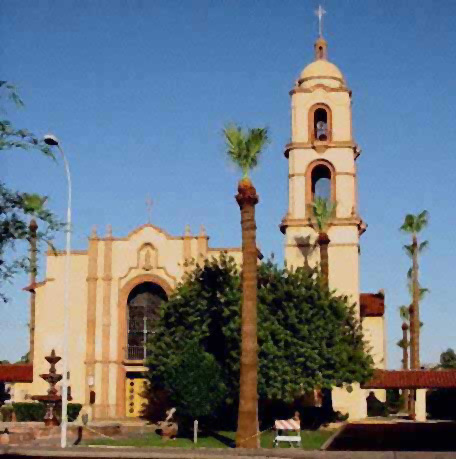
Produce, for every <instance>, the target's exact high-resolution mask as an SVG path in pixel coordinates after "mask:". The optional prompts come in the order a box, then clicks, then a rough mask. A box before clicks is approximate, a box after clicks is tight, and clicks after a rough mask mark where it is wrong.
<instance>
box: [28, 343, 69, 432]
mask: <svg viewBox="0 0 456 459" xmlns="http://www.w3.org/2000/svg"><path fill="white" fill-rule="evenodd" d="M45 359H46V360H47V361H48V362H49V364H50V365H51V368H50V369H49V373H46V374H42V375H40V377H41V378H43V379H44V380H45V381H46V382H47V383H48V384H49V386H50V387H49V389H48V392H47V395H34V396H33V397H32V400H35V401H37V402H42V403H44V404H45V406H46V414H45V415H44V425H45V426H48V427H50V426H58V425H59V424H60V420H59V418H58V417H57V415H56V412H57V410H58V407H59V405H60V404H61V403H62V396H61V395H58V393H57V389H56V388H55V385H56V384H57V383H58V382H59V381H60V380H61V379H62V375H59V374H57V370H56V369H55V364H56V363H57V362H58V361H59V360H60V359H61V357H59V356H58V355H56V354H55V350H54V349H52V352H51V355H48V356H47V357H45Z"/></svg>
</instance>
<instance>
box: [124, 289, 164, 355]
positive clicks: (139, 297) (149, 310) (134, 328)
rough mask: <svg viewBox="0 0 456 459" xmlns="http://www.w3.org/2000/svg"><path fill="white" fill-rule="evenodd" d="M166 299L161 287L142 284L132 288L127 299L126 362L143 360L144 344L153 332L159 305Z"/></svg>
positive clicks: (145, 353) (144, 353)
mask: <svg viewBox="0 0 456 459" xmlns="http://www.w3.org/2000/svg"><path fill="white" fill-rule="evenodd" d="M167 299H168V297H167V295H166V292H165V291H164V290H163V288H162V287H160V286H159V285H157V284H155V283H153V282H143V283H141V284H139V285H137V286H136V287H134V288H133V289H132V290H131V292H130V294H129V295H128V299H127V356H126V358H127V360H144V359H145V358H146V356H147V350H146V344H147V340H148V338H149V337H150V335H151V334H152V333H153V332H154V329H155V323H156V321H157V319H158V316H159V311H160V305H161V304H162V302H163V301H166V300H167Z"/></svg>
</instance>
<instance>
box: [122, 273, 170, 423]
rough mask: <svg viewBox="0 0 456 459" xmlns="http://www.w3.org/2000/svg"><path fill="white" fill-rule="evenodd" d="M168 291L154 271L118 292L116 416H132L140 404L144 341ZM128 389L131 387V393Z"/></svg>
mask: <svg viewBox="0 0 456 459" xmlns="http://www.w3.org/2000/svg"><path fill="white" fill-rule="evenodd" d="M171 292H172V287H171V286H170V284H168V282H166V281H165V280H164V279H162V278H161V277H159V276H156V275H154V274H142V275H139V276H137V277H134V278H133V279H130V280H129V281H128V282H127V283H126V284H125V285H124V286H123V287H122V288H121V289H120V291H119V302H118V323H119V326H118V331H117V333H118V341H117V342H118V347H117V352H118V357H117V362H118V365H117V384H116V386H117V387H116V400H117V401H116V414H117V416H118V417H121V418H122V417H125V416H135V417H136V416H138V414H139V411H140V410H139V409H138V407H140V406H141V405H142V403H140V402H139V400H140V397H139V394H140V393H141V392H142V387H143V386H142V384H141V383H142V381H141V380H142V377H143V375H144V373H143V372H144V367H143V365H144V357H145V343H146V342H147V338H148V336H150V333H153V328H154V322H155V320H156V319H157V318H158V314H159V310H160V305H161V303H162V302H163V301H165V300H167V298H168V297H169V295H170V294H171ZM141 324H142V326H141ZM132 382H133V383H134V384H133V385H131V383H132ZM137 383H138V384H137ZM131 388H133V389H134V390H133V393H132V391H131ZM131 395H133V398H134V399H133V402H134V406H133V409H134V411H133V412H130V409H131V406H130V403H131V400H130V398H131Z"/></svg>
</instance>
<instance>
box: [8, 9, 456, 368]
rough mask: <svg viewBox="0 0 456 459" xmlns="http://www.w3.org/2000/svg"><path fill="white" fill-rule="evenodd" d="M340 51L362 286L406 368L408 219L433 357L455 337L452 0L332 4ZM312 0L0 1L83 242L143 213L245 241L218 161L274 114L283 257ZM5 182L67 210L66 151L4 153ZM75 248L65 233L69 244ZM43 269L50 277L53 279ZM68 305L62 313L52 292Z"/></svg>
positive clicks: (272, 220)
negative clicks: (378, 307) (226, 139)
mask: <svg viewBox="0 0 456 459" xmlns="http://www.w3.org/2000/svg"><path fill="white" fill-rule="evenodd" d="M322 4H323V6H324V7H325V9H326V10H327V11H328V14H327V15H326V16H325V19H324V35H325V37H326V39H327V40H328V42H329V57H330V60H331V61H333V62H335V63H336V64H337V65H338V66H339V67H340V68H341V70H342V71H343V73H344V75H345V77H346V79H347V82H348V85H349V87H350V88H351V89H352V90H353V101H354V103H353V118H354V134H355V139H356V141H357V142H358V143H359V145H360V146H361V147H362V149H363V153H362V155H361V157H360V158H359V159H358V167H359V196H360V207H361V213H362V217H363V218H364V219H365V221H366V222H367V223H368V224H369V228H368V230H367V232H366V233H365V234H364V235H363V237H362V239H361V244H362V248H361V263H362V265H361V266H362V274H361V287H362V291H365V292H370V291H372V292H376V291H378V289H380V288H384V289H385V291H386V301H387V322H388V332H389V333H388V335H389V337H388V364H389V367H391V368H394V367H397V366H398V365H399V360H400V350H399V349H398V348H397V347H396V346H395V343H396V342H397V340H398V339H399V338H400V333H401V331H400V321H399V318H398V312H397V308H398V306H400V305H402V304H407V303H408V302H409V295H408V292H407V289H406V282H405V276H406V272H407V269H408V267H409V260H408V258H407V257H406V255H405V254H404V253H403V250H402V244H404V243H405V242H407V238H406V237H405V236H403V235H401V234H400V232H399V230H398V228H399V226H400V225H401V223H402V221H403V218H404V216H405V214H406V213H408V212H413V213H415V212H418V211H420V210H422V209H428V210H429V212H430V214H431V221H430V225H429V228H428V229H427V231H426V232H425V234H424V236H425V237H426V238H427V239H429V240H430V248H429V250H428V252H427V253H426V254H425V255H424V256H423V259H422V284H423V285H424V286H426V287H428V288H429V289H430V290H431V293H430V294H429V296H428V297H427V299H426V300H425V301H424V302H423V304H422V319H423V322H424V324H425V325H424V327H423V329H422V361H423V362H436V361H437V360H438V357H439V354H440V352H441V351H442V350H445V349H446V348H447V347H456V338H455V336H456V333H455V332H454V329H455V327H456V320H455V318H454V312H453V310H454V300H453V288H452V287H453V284H454V281H453V279H454V275H455V272H456V270H455V267H454V262H455V259H456V248H455V246H454V244H452V243H451V242H452V240H453V238H454V226H455V225H456V216H455V212H454V196H455V194H456V184H455V183H456V182H455V181H454V171H455V166H456V161H455V158H454V156H455V154H454V153H455V150H454V145H455V144H456V130H455V129H454V126H453V122H454V119H455V118H456V116H455V115H456V109H455V107H456V95H455V94H456V92H455V83H454V74H455V72H456V59H455V56H454V49H453V44H454V42H455V40H456V29H455V28H454V20H453V18H454V16H455V14H456V2H452V1H450V0H447V1H441V2H439V3H438V8H436V3H435V2H432V1H430V0H426V1H421V2H416V1H407V0H403V1H401V2H397V1H392V0H378V1H375V0H370V1H365V0H346V1H335V0H326V1H323V3H322ZM317 6H318V2H316V1H302V0H300V1H298V0H296V1H289V0H282V1H280V2H278V1H276V0H261V1H259V0H257V1H255V0H229V1H228V0H226V1H222V0H219V1H215V0H212V1H210V0H198V1H196V0H195V1H188V0H187V1H182V0H181V1H173V0H163V1H159V0H155V1H133V0H131V1H128V2H127V1H96V2H89V1H68V0H62V1H59V2H57V1H43V0H37V1H35V2H28V1H7V2H2V3H1V5H0V30H1V32H0V34H1V42H2V47H1V50H0V53H1V55H0V58H1V62H2V76H1V79H2V80H8V81H11V82H14V83H15V84H16V85H17V86H18V88H19V90H20V94H21V96H22V98H23V99H24V101H25V102H26V108H25V109H24V110H21V111H20V112H17V111H14V110H11V111H9V113H8V116H9V117H10V119H12V120H13V121H14V122H16V123H17V124H18V125H20V126H23V127H27V128H29V129H31V130H33V131H34V132H35V133H37V134H39V135H42V134H44V133H46V132H48V131H52V132H55V133H56V134H57V135H58V136H59V138H60V139H61V142H62V144H63V146H64V148H65V150H66V152H67V154H68V156H69V158H70V163H71V168H72V174H73V181H74V188H73V192H74V237H73V245H74V248H78V249H84V248H85V247H86V243H87V236H88V234H89V233H90V229H91V227H92V225H94V224H96V225H97V226H98V231H99V233H101V234H103V233H104V231H105V227H106V225H107V224H111V225H112V227H113V232H114V234H115V235H118V236H122V235H125V234H126V233H127V232H129V231H131V230H132V229H133V228H135V227H136V226H138V225H140V224H142V223H145V222H146V220H147V212H146V205H145V199H146V197H147V195H148V194H150V196H151V197H152V199H153V200H154V207H153V212H152V220H153V223H154V224H156V225H158V226H160V227H163V228H165V229H166V230H167V231H169V232H170V233H172V234H174V235H179V234H183V231H184V226H185V225H186V224H189V225H190V226H191V228H192V230H193V231H194V232H196V231H197V230H198V228H199V225H200V224H204V225H205V226H206V228H207V231H208V233H209V235H210V237H211V240H210V243H211V244H212V245H213V246H236V245H239V243H240V226H239V210H238V207H237V205H236V203H235V200H234V198H233V196H234V194H235V188H236V180H237V177H238V175H237V173H236V171H234V170H233V168H232V167H231V166H230V165H229V164H228V162H227V160H226V159H225V157H224V150H223V140H222V136H221V129H222V127H223V126H224V125H225V124H226V123H227V122H230V121H236V122H240V123H243V124H245V125H252V126H260V125H268V126H269V127H270V130H271V135H272V140H273V142H272V144H271V146H270V147H269V149H268V150H267V152H266V153H265V154H264V157H263V158H262V161H261V164H260V166H259V167H258V169H257V170H256V171H255V173H254V175H253V178H254V181H255V184H256V186H257V189H258V192H259V195H260V200H261V201H260V205H259V206H258V208H257V214H258V221H257V223H258V238H259V241H260V244H261V247H262V250H263V252H265V253H270V252H274V253H275V254H276V256H277V258H278V259H279V260H281V259H282V258H283V236H282V234H281V233H280V232H279V230H278V224H279V222H280V220H281V218H282V217H283V215H284V213H285V211H286V208H287V162H286V159H285V158H284V156H283V147H284V145H285V144H286V143H287V141H288V139H289V136H290V99H289V95H288V91H289V90H290V89H291V87H292V85H293V82H294V81H295V79H296V78H297V77H298V75H299V73H300V71H301V70H302V69H303V67H304V66H305V65H306V64H307V63H308V62H310V61H311V60H312V59H313V42H314V40H315V38H316V35H317V20H316V18H315V16H314V14H313V11H314V10H315V9H316V7H317ZM0 161H1V164H0V170H1V171H2V172H1V174H2V178H3V179H5V180H6V181H7V183H8V184H9V185H10V186H11V187H17V188H20V189H22V190H27V191H34V192H40V193H42V194H45V195H48V196H49V199H50V201H49V202H50V207H51V208H52V210H54V211H55V212H56V213H57V214H58V215H61V216H62V218H63V216H64V215H65V209H66V195H65V189H66V188H65V177H64V173H63V165H62V164H61V162H59V163H53V162H51V161H49V160H46V159H45V158H41V157H40V156H38V155H36V154H33V153H25V152H11V153H6V154H3V155H2V157H1V159H0ZM57 242H58V245H60V246H62V247H63V245H64V244H63V236H61V237H59V238H58V241H57ZM43 276H44V273H43V270H42V271H41V275H40V277H43ZM26 283H27V279H26V277H25V276H19V277H18V278H17V279H16V281H15V283H14V284H13V285H12V286H9V287H8V288H7V290H8V292H9V293H10V295H11V296H12V302H11V303H10V304H7V305H3V304H2V305H0V314H1V315H0V317H2V321H1V325H0V327H1V329H0V350H1V351H0V353H1V355H0V358H6V359H10V360H15V359H18V358H19V357H20V356H21V355H22V354H24V353H25V352H26V350H27V346H28V337H27V336H28V333H27V328H26V324H27V321H28V296H27V294H26V293H25V292H21V290H20V289H21V288H22V287H23V286H24V285H26ZM55 306H56V307H59V306H60V303H59V299H56V304H55Z"/></svg>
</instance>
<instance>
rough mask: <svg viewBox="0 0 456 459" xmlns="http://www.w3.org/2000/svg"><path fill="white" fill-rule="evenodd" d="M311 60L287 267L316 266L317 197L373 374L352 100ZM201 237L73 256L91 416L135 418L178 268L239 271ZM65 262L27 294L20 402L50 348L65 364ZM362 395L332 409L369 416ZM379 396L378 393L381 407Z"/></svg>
mask: <svg viewBox="0 0 456 459" xmlns="http://www.w3.org/2000/svg"><path fill="white" fill-rule="evenodd" d="M314 53H315V57H314V60H313V62H311V63H310V64H309V65H307V66H306V67H305V68H304V70H303V71H302V72H301V75H300V76H299V78H298V80H297V81H296V83H295V85H294V87H293V88H292V89H291V91H290V95H291V142H290V143H289V144H288V145H286V146H285V151H284V155H285V158H286V159H287V161H288V171H289V173H288V210H287V211H286V215H285V217H284V218H283V220H282V222H281V224H280V230H281V232H282V233H283V234H284V242H285V244H284V245H285V260H286V262H287V265H288V266H289V267H298V266H303V265H308V266H315V265H316V264H317V263H318V262H319V251H318V250H317V249H316V238H317V235H318V233H317V232H316V230H315V229H314V221H313V215H312V202H313V200H314V199H315V198H316V197H318V196H321V197H325V198H327V199H329V200H331V201H332V202H333V203H336V212H335V215H334V217H333V219H332V222H331V225H330V227H329V230H328V231H327V233H328V236H329V240H330V242H329V246H328V253H329V285H330V288H332V289H335V290H336V291H337V292H338V293H340V294H344V295H348V296H349V297H350V298H351V300H352V301H353V302H354V303H356V306H357V314H358V317H359V320H360V321H361V323H362V326H363V330H364V333H365V337H366V340H367V341H368V342H369V346H370V352H371V353H372V356H373V359H374V361H375V365H376V367H377V368H380V369H384V368H385V363H386V362H385V346H386V340H385V322H384V295H383V293H382V292H381V291H380V292H379V293H375V294H362V293H360V262H359V257H360V255H359V254H360V237H361V235H362V234H363V232H364V231H365V230H366V224H365V223H364V222H363V220H362V218H361V216H360V215H359V208H358V184H357V168H356V161H357V160H358V159H359V157H360V154H361V150H360V148H359V147H358V145H357V144H356V142H355V140H354V137H353V126H352V106H351V101H352V92H351V90H350V89H349V88H348V86H347V83H346V81H345V78H344V76H343V74H342V72H341V71H340V70H339V69H338V67H336V66H335V65H334V64H333V63H331V62H330V61H329V60H328V45H327V42H326V41H325V40H324V39H323V38H322V37H321V36H320V37H319V38H318V39H317V41H316V42H315V49H314ZM265 205H266V206H267V203H265ZM273 228H274V224H273V222H271V231H273V230H274V229H273ZM277 236H278V237H279V236H280V233H279V232H278V231H277ZM208 240H209V238H208V236H207V235H206V232H205V231H204V228H201V230H200V232H199V234H198V235H192V234H190V230H189V229H188V228H187V229H186V230H185V233H184V235H182V236H172V235H170V234H168V233H167V232H166V231H165V230H164V229H161V228H158V227H156V226H154V225H152V224H146V225H143V226H141V227H139V228H136V229H134V230H133V231H132V232H131V233H130V234H128V235H126V236H125V237H117V236H113V234H112V232H111V230H110V229H108V231H107V233H106V234H105V235H103V236H100V235H98V234H97V233H96V232H95V231H93V232H92V234H91V235H90V237H89V239H88V244H87V249H86V250H73V251H72V252H71V282H70V298H71V308H70V334H69V359H68V362H69V365H68V366H69V386H70V387H71V396H72V399H73V402H77V403H82V404H83V406H84V407H83V410H84V412H87V413H88V414H89V416H90V417H91V418H92V419H121V418H125V417H137V416H139V413H140V410H141V401H142V399H141V396H140V393H141V391H142V386H143V381H144V379H143V378H144V372H145V371H146V368H145V366H144V358H145V342H146V341H147V337H148V334H149V333H152V332H153V327H154V325H153V324H154V320H155V319H156V317H157V310H158V308H159V307H160V303H161V302H162V301H163V300H166V298H167V297H168V296H169V295H170V294H171V293H172V291H173V289H174V288H175V287H176V285H177V284H178V282H179V281H180V280H181V279H182V276H183V275H184V273H185V270H186V269H189V268H188V267H187V266H186V263H185V262H186V261H187V260H190V259H195V260H196V261H199V262H201V261H203V260H204V259H205V258H207V257H212V256H215V257H217V256H219V255H220V254H221V253H222V252H227V253H228V254H229V255H231V256H233V257H234V258H235V260H236V261H237V262H238V263H241V261H242V251H241V249H240V248H211V247H210V246H209V243H208ZM64 259H65V253H64V252H57V253H48V254H47V266H46V276H45V279H44V280H43V281H42V282H38V283H35V284H34V285H32V286H31V287H30V290H31V294H32V295H33V296H34V302H35V323H34V330H33V329H32V333H33V338H34V340H33V341H34V346H33V349H32V351H33V355H31V359H32V362H33V367H32V368H31V369H30V371H31V372H32V379H33V381H32V382H28V383H16V384H14V388H13V390H14V399H15V400H16V401H21V400H27V399H29V397H30V396H31V395H36V394H44V393H45V392H46V390H47V388H48V387H47V384H46V382H45V381H44V380H43V379H41V378H40V376H39V375H40V374H42V373H46V372H47V371H48V369H49V365H48V363H47V362H46V360H45V356H47V355H49V354H50V352H51V350H52V349H55V351H56V353H57V354H58V355H62V351H63V346H62V333H63V329H64V326H63V307H62V306H63V305H62V302H63V297H64ZM56 298H61V299H62V300H61V302H56V300H55V299H56ZM57 370H58V371H59V370H60V369H59V366H57ZM367 395H368V393H366V391H365V390H363V389H361V388H360V387H359V386H354V387H353V390H352V391H350V392H349V391H347V390H345V389H339V388H335V389H334V390H333V407H334V409H335V410H338V411H341V412H342V413H348V414H349V416H350V418H351V419H361V418H364V417H366V416H367V412H366V396H367ZM383 395H384V394H381V392H379V398H383Z"/></svg>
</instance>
